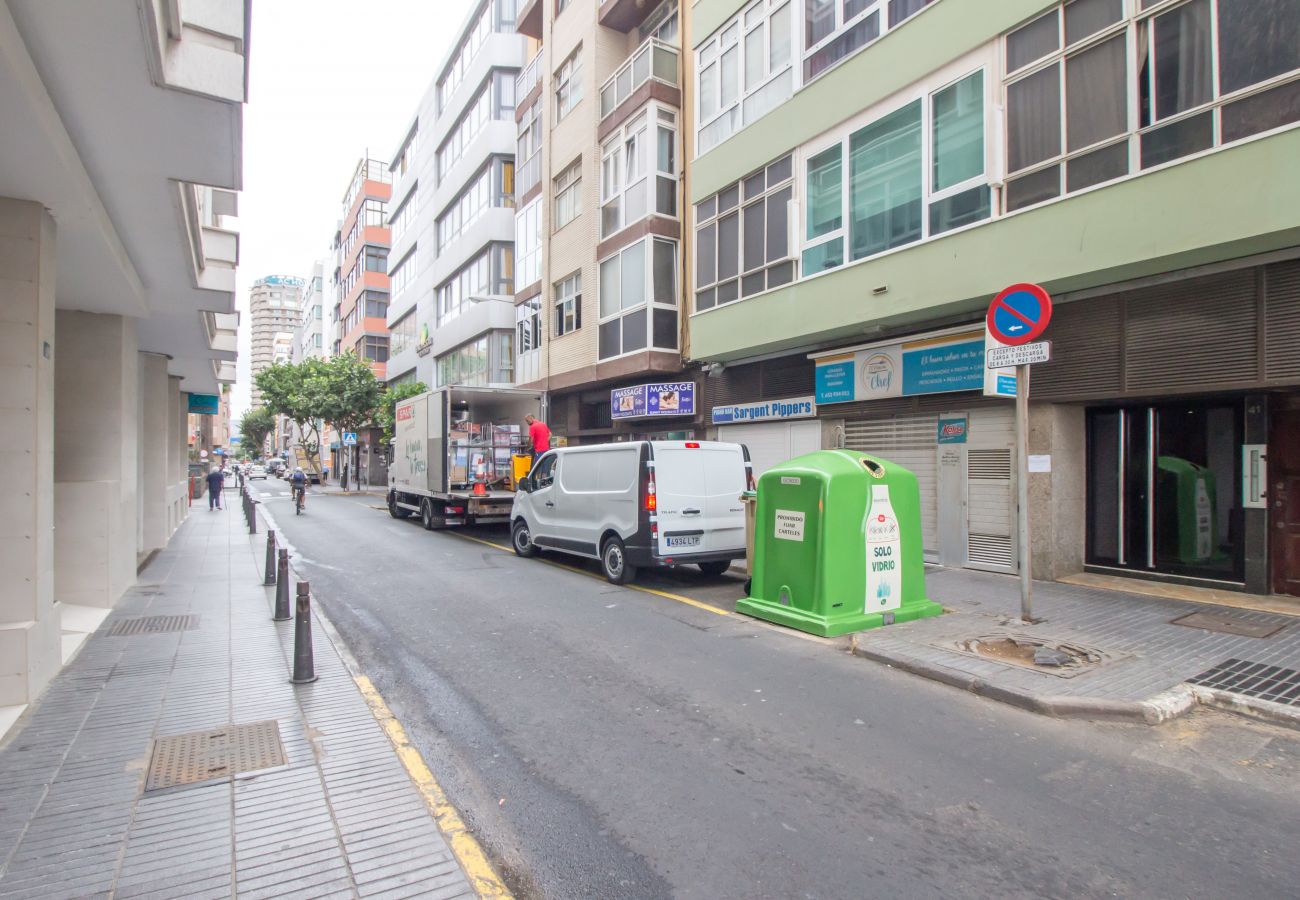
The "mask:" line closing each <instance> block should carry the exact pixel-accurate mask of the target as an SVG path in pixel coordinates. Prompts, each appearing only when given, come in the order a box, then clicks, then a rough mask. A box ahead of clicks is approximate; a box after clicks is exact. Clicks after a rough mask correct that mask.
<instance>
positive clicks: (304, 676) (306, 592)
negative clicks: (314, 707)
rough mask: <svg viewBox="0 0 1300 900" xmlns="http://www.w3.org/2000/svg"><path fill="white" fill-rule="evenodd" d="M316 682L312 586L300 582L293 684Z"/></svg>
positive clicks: (294, 634)
mask: <svg viewBox="0 0 1300 900" xmlns="http://www.w3.org/2000/svg"><path fill="white" fill-rule="evenodd" d="M315 680H316V661H315V660H314V659H313V658H312V653H311V585H310V583H308V582H306V581H300V582H298V617H297V619H296V620H295V621H294V623H293V677H292V678H290V679H289V681H290V682H292V683H293V684H306V683H307V682H309V681H315Z"/></svg>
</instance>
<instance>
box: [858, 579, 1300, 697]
mask: <svg viewBox="0 0 1300 900" xmlns="http://www.w3.org/2000/svg"><path fill="white" fill-rule="evenodd" d="M926 588H927V593H928V595H929V597H930V599H932V600H935V601H937V602H939V603H941V604H943V605H944V607H946V608H947V609H948V610H949V612H948V614H945V615H943V616H939V617H937V618H933V619H922V620H919V621H916V622H908V623H905V624H902V625H896V626H890V627H887V628H881V629H878V630H875V631H867V632H862V633H860V634H858V635H856V636H855V637H854V648H855V652H857V653H858V654H859V655H862V656H866V657H868V658H871V659H873V660H876V661H879V662H887V663H890V664H893V665H896V666H898V667H900V668H904V669H907V670H909V671H914V672H917V673H918V674H924V675H927V676H929V677H933V678H936V679H938V680H941V681H947V682H949V683H951V684H954V685H958V686H961V687H964V688H966V689H968V690H974V691H976V692H977V693H985V694H989V695H990V696H996V697H998V698H999V699H1004V700H1008V701H1009V702H1019V703H1020V705H1026V706H1034V705H1035V704H1034V699H1035V698H1037V699H1038V700H1040V701H1042V700H1046V701H1053V700H1060V701H1062V702H1061V703H1060V704H1058V706H1059V708H1060V709H1068V710H1073V711H1077V713H1078V714H1080V715H1087V714H1088V712H1089V709H1090V705H1091V709H1092V710H1093V711H1101V712H1103V713H1105V712H1110V713H1113V714H1117V715H1123V714H1124V711H1125V710H1126V709H1127V710H1128V711H1129V712H1131V713H1133V715H1134V717H1143V716H1142V715H1141V713H1142V709H1141V708H1140V706H1139V705H1138V704H1141V703H1143V702H1146V703H1148V704H1149V703H1150V701H1151V700H1152V698H1155V697H1157V696H1158V695H1161V694H1163V693H1164V692H1166V691H1169V690H1171V689H1173V688H1176V687H1178V686H1179V685H1180V684H1181V683H1182V682H1184V681H1185V680H1186V679H1188V678H1190V677H1192V676H1194V675H1197V674H1199V673H1201V672H1203V671H1205V670H1207V669H1209V668H1211V667H1212V666H1215V665H1217V664H1219V663H1221V662H1224V661H1226V660H1228V659H1233V658H1236V659H1245V660H1251V661H1254V662H1259V663H1266V664H1269V665H1275V666H1281V667H1284V668H1290V669H1300V618H1297V617H1290V616H1279V615H1274V614H1271V613H1264V612H1252V611H1249V610H1240V609H1226V608H1218V607H1207V606H1204V605H1202V604H1198V603H1187V602H1182V601H1177V600H1166V599H1162V598H1156V597H1150V596H1141V595H1137V594H1128V593H1122V592H1118V591H1110V590H1101V589H1096V588H1086V587H1080V586H1077V585H1068V584H1058V583H1054V582H1035V583H1034V592H1033V602H1034V607H1033V609H1034V616H1035V617H1036V618H1038V619H1041V620H1042V621H1041V622H1040V623H1039V624H1035V625H1028V626H1025V625H1020V624H1018V621H1019V614H1020V589H1019V583H1018V581H1017V580H1016V579H1014V578H1010V577H1007V576H1004V575H993V574H988V573H983V572H975V571H971V570H965V569H961V570H959V569H934V570H928V571H927V572H926ZM1202 611H1214V612H1221V613H1225V614H1229V615H1231V616H1233V617H1234V618H1240V619H1247V620H1250V621H1253V622H1266V623H1273V624H1279V625H1282V626H1283V627H1282V630H1281V631H1279V632H1277V633H1276V634H1274V635H1272V636H1271V637H1267V638H1253V637H1243V636H1239V635H1231V634H1220V633H1216V632H1209V631H1202V630H1200V629H1196V628H1188V627H1186V626H1182V625H1172V624H1170V622H1171V621H1172V620H1173V619H1176V618H1178V617H1180V616H1184V615H1186V614H1188V613H1192V612H1202ZM1000 633H1014V634H1025V635H1030V636H1033V637H1038V638H1050V639H1053V640H1058V641H1068V642H1071V643H1075V644H1082V645H1085V646H1087V647H1090V648H1094V649H1097V650H1100V651H1102V652H1104V653H1106V654H1108V655H1109V656H1110V657H1111V658H1110V659H1109V660H1108V661H1107V662H1104V663H1103V664H1101V665H1098V666H1095V667H1093V668H1091V669H1090V670H1089V671H1085V672H1082V673H1080V674H1077V675H1074V676H1073V677H1070V678H1062V677H1060V676H1059V675H1055V674H1052V673H1051V671H1050V670H1040V669H1029V668H1023V667H1019V666H1013V665H1009V664H1005V663H1000V662H995V661H993V660H989V659H983V658H978V657H975V656H970V655H967V654H964V653H959V652H957V651H955V650H951V649H944V648H943V647H942V646H936V645H945V644H952V643H953V642H955V641H958V640H963V639H967V638H974V637H980V636H984V635H996V634H1000ZM1038 706H1039V707H1040V708H1042V711H1051V710H1050V709H1048V708H1046V707H1050V706H1051V703H1050V702H1048V703H1045V704H1044V703H1039V704H1038ZM1295 712H1296V713H1297V714H1300V709H1297V710H1295ZM1145 718H1147V719H1148V720H1150V718H1151V717H1150V715H1147V716H1145ZM1297 719H1298V720H1300V715H1298V716H1297Z"/></svg>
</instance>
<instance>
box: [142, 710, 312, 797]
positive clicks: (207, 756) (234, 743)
mask: <svg viewBox="0 0 1300 900" xmlns="http://www.w3.org/2000/svg"><path fill="white" fill-rule="evenodd" d="M285 764H286V759H285V755H284V744H283V743H281V741H280V724H279V723H278V722H276V721H275V720H273V719H271V720H267V721H265V722H250V723H248V724H245V725H227V726H225V727H223V728H210V729H208V730H207V731H187V732H185V733H184V734H173V735H169V736H168V737H162V738H158V739H157V740H156V741H154V745H153V754H152V755H151V756H150V758H149V774H148V777H147V778H146V779H145V785H144V789H145V791H146V792H148V791H161V790H163V789H164V788H170V787H177V786H178V785H186V784H199V783H201V782H205V781H214V780H216V779H219V778H229V777H231V776H233V775H240V774H242V773H245V772H257V771H260V770H262V769H273V768H275V767H276V766H283V765H285Z"/></svg>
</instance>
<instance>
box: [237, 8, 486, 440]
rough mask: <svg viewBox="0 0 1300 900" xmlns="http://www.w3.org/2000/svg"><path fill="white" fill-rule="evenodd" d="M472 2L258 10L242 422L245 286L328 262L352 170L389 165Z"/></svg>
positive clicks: (244, 240)
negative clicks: (374, 162)
mask: <svg viewBox="0 0 1300 900" xmlns="http://www.w3.org/2000/svg"><path fill="white" fill-rule="evenodd" d="M470 2H471V0H365V2H363V3H362V2H357V0H256V2H254V3H253V26H252V36H251V40H250V42H249V48H250V54H251V55H250V61H249V88H248V94H249V99H248V106H247V107H246V108H245V110H244V191H243V193H242V195H241V196H240V198H239V212H240V216H239V220H238V223H237V226H236V227H237V228H238V229H239V232H240V246H239V270H238V277H237V284H238V288H237V295H238V304H239V310H240V319H241V321H240V329H239V330H240V335H239V380H238V382H237V384H236V385H235V389H234V395H233V400H232V406H233V408H234V412H233V418H234V421H235V422H236V423H237V422H238V421H239V416H240V415H242V413H243V411H244V410H245V409H247V408H248V397H249V369H248V355H249V343H248V341H249V324H250V323H249V318H248V288H249V286H250V285H252V283H253V281H255V280H256V279H258V278H261V277H262V276H264V275H297V276H300V277H306V276H308V275H309V274H310V273H311V265H312V262H313V261H314V260H316V259H319V258H321V257H323V256H325V255H326V253H327V251H328V250H329V242H330V239H331V238H332V236H333V233H334V225H335V223H336V222H337V220H338V219H339V214H340V211H341V206H342V202H343V194H344V192H345V191H346V190H347V187H348V179H349V178H350V177H351V175H352V171H353V168H354V167H355V166H356V164H357V160H359V159H360V158H361V157H362V156H363V155H365V154H366V152H367V151H368V152H369V153H370V155H371V156H372V157H375V158H378V159H382V160H384V162H385V163H387V161H388V160H389V158H390V156H391V154H392V153H393V151H394V150H395V149H396V142H397V141H398V140H400V139H401V137H402V135H403V134H404V133H405V130H406V126H407V124H408V123H409V122H410V120H411V117H412V116H414V115H415V110H416V106H417V105H418V103H419V101H420V97H421V96H423V94H424V91H425V89H426V88H427V87H428V84H429V81H430V79H432V78H433V74H434V72H435V71H436V70H437V68H438V66H439V65H440V64H441V63H442V62H443V60H444V58H445V56H446V54H447V51H448V50H449V49H450V48H449V44H450V43H451V39H452V37H453V36H454V35H455V33H456V31H457V29H458V28H459V27H460V25H461V22H462V21H463V20H464V18H465V16H466V15H467V14H468V11H469V6H470ZM328 314H329V313H328V311H326V315H327V316H328Z"/></svg>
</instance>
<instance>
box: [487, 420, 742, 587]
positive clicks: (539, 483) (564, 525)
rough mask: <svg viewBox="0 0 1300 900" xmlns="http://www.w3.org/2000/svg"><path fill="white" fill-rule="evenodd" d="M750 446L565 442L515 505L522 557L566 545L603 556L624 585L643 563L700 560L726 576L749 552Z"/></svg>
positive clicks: (707, 569)
mask: <svg viewBox="0 0 1300 900" xmlns="http://www.w3.org/2000/svg"><path fill="white" fill-rule="evenodd" d="M752 483H753V476H752V469H751V466H750V461H749V451H748V450H747V449H746V448H745V447H744V445H742V444H729V443H723V442H720V441H632V442H629V443H621V444H597V445H593V446H589V447H561V448H557V449H555V450H551V451H549V452H547V453H545V454H543V455H542V456H540V457H538V459H537V463H536V465H534V466H533V470H532V472H531V473H530V474H529V475H528V477H527V478H525V479H523V480H522V481H521V482H520V491H519V493H517V494H516V495H515V500H514V505H513V507H512V510H511V514H510V521H511V542H512V544H513V545H514V550H515V553H517V554H519V555H520V556H524V557H529V556H535V555H536V554H537V552H538V551H539V550H558V551H560V552H563V553H571V554H574V555H577V556H587V557H591V558H593V559H598V560H600V564H601V568H602V569H603V570H604V573H605V577H606V578H608V579H609V580H610V581H611V582H613V583H614V584H623V583H624V582H627V581H630V580H632V579H634V578H635V577H636V571H637V569H638V568H640V567H643V566H680V565H689V564H694V565H697V566H699V568H700V570H701V571H702V572H704V574H706V575H721V574H722V573H723V572H725V571H726V570H727V568H728V566H730V565H731V561H732V560H733V559H743V558H744V556H745V512H744V506H743V505H742V504H741V501H740V495H741V493H742V492H744V491H745V489H746V488H747V487H749V486H750V485H751V484H752Z"/></svg>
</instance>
